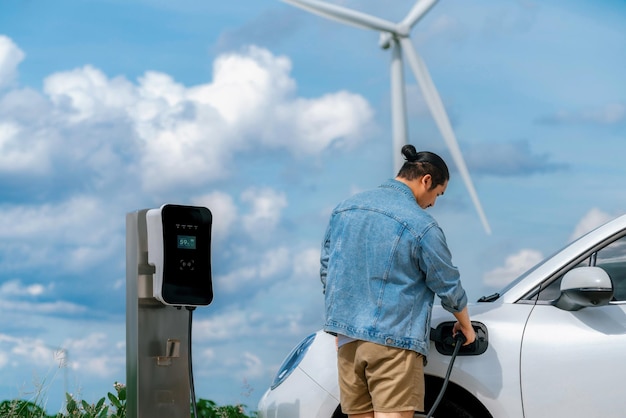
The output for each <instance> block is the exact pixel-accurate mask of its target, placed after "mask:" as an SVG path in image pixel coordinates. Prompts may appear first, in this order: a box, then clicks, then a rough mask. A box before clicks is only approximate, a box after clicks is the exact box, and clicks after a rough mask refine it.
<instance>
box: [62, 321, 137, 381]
mask: <svg viewBox="0 0 626 418" xmlns="http://www.w3.org/2000/svg"><path fill="white" fill-rule="evenodd" d="M63 347H64V349H65V350H66V352H67V353H68V358H69V363H68V365H69V367H71V368H72V369H73V370H75V371H79V372H80V373H81V374H86V375H91V376H97V377H111V376H114V375H115V374H119V373H120V371H121V370H123V368H124V367H125V366H124V365H125V362H126V352H125V348H124V345H123V344H116V343H115V342H114V341H111V340H110V338H109V337H108V336H107V335H106V334H104V333H100V332H94V333H91V334H89V335H87V336H85V337H84V338H82V339H68V340H66V341H65V342H64V343H63Z"/></svg>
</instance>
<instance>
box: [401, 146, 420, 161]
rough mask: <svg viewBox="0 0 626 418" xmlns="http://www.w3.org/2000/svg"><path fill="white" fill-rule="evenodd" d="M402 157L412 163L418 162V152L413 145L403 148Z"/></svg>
mask: <svg viewBox="0 0 626 418" xmlns="http://www.w3.org/2000/svg"><path fill="white" fill-rule="evenodd" d="M402 155H404V158H405V159H406V160H407V161H408V162H410V163H413V162H415V161H417V158H418V157H417V150H416V149H415V147H414V146H413V145H411V144H407V145H405V146H403V147H402Z"/></svg>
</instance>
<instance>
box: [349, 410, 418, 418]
mask: <svg viewBox="0 0 626 418" xmlns="http://www.w3.org/2000/svg"><path fill="white" fill-rule="evenodd" d="M348 418H413V411H403V412H367V413H365V414H356V415H348Z"/></svg>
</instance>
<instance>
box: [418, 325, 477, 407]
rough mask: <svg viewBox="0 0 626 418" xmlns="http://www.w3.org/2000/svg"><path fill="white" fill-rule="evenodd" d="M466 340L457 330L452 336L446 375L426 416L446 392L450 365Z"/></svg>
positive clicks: (450, 369)
mask: <svg viewBox="0 0 626 418" xmlns="http://www.w3.org/2000/svg"><path fill="white" fill-rule="evenodd" d="M466 340H467V339H466V338H465V335H463V333H462V332H457V333H456V335H455V336H454V341H455V344H454V352H453V353H452V357H451V358H450V364H448V371H447V372H446V377H445V378H444V379H443V386H441V390H440V391H439V395H438V396H437V399H436V400H435V403H433V406H432V407H431V408H430V411H429V412H428V415H426V418H432V416H433V413H434V412H435V410H436V409H437V407H438V406H439V402H441V400H442V399H443V395H444V393H445V392H446V388H447V387H448V382H449V381H450V374H451V373H452V366H453V365H454V360H456V356H457V354H459V350H460V349H461V346H462V345H463V344H464V343H465V341H466Z"/></svg>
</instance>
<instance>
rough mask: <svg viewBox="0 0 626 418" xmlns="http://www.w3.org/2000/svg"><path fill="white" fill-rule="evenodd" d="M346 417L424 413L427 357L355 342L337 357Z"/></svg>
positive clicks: (342, 407) (398, 349)
mask: <svg viewBox="0 0 626 418" xmlns="http://www.w3.org/2000/svg"><path fill="white" fill-rule="evenodd" d="M337 366H338V371H339V390H340V401H341V410H342V412H343V413H344V414H348V415H351V414H364V413H366V412H371V411H376V412H401V411H423V410H424V392H425V388H424V356H422V355H421V354H418V353H416V352H415V351H411V350H404V349H401V348H395V347H387V346H384V345H380V344H375V343H371V342H368V341H353V342H351V343H348V344H345V345H343V346H341V347H340V348H339V353H338V356H337Z"/></svg>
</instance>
